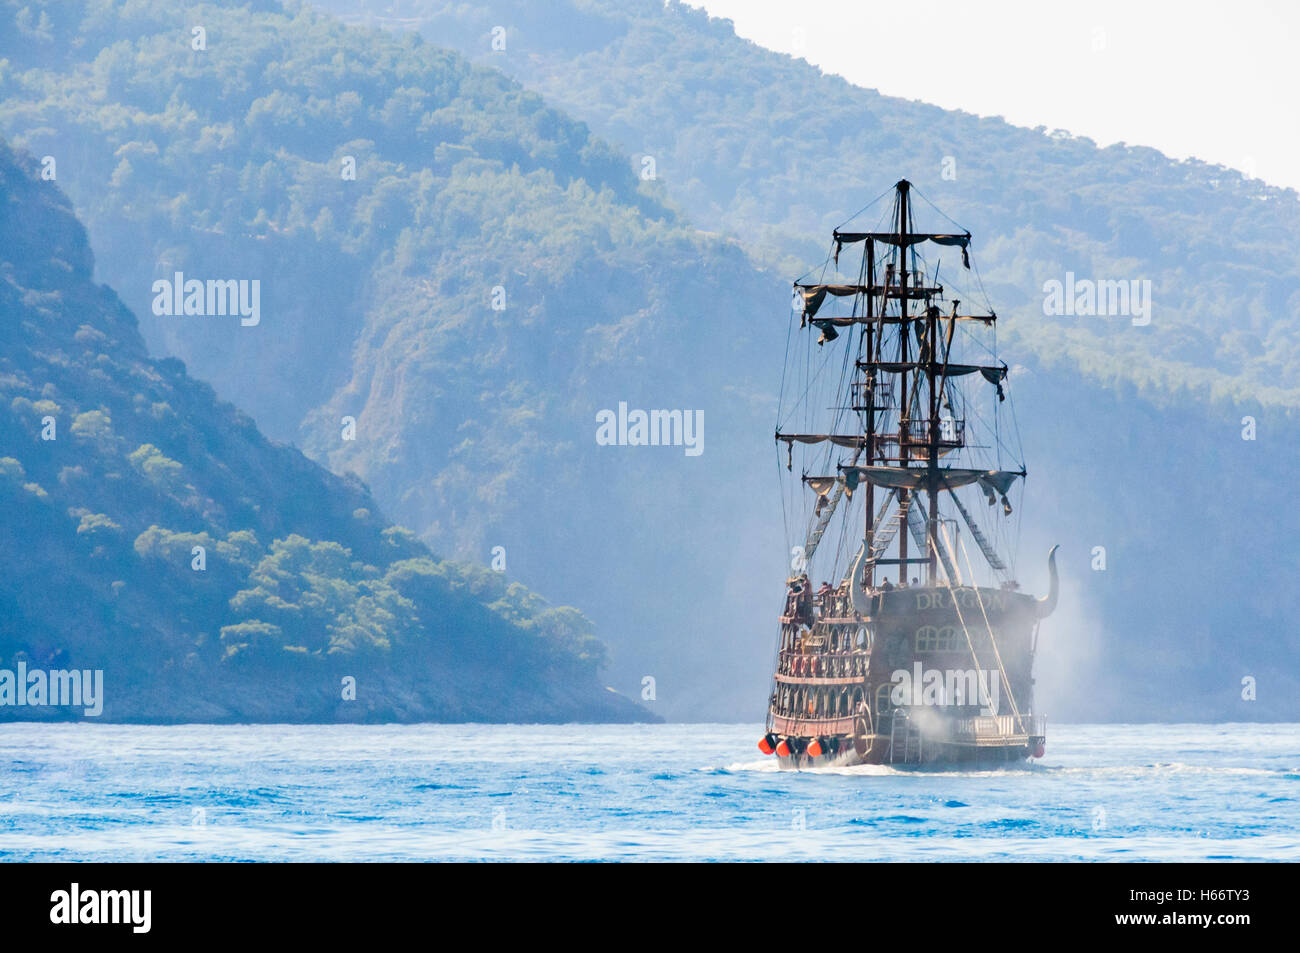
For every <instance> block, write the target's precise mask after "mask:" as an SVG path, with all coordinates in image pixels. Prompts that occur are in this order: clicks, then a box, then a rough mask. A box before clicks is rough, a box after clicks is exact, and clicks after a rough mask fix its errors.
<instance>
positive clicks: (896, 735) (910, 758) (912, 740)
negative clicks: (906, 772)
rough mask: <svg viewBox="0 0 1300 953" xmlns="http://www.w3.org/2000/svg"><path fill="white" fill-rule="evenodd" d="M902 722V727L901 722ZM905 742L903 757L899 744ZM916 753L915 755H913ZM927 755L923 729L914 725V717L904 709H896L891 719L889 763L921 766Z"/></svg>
mask: <svg viewBox="0 0 1300 953" xmlns="http://www.w3.org/2000/svg"><path fill="white" fill-rule="evenodd" d="M900 720H901V722H902V724H901V725H900V724H899V722H900ZM900 737H901V740H902V742H903V753H902V757H901V758H900V757H899V756H898V742H899V740H900ZM913 751H915V755H913ZM924 754H925V748H924V739H923V738H922V736H921V729H919V728H918V727H916V725H914V724H912V716H911V714H910V713H909V712H907V711H905V710H904V709H902V708H895V709H894V711H893V714H892V716H891V717H890V719H889V763H890V764H920V763H921V760H922V757H923V756H924Z"/></svg>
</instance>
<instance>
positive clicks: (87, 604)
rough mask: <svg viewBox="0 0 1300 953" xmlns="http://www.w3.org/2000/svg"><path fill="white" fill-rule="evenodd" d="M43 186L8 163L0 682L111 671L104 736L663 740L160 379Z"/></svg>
mask: <svg viewBox="0 0 1300 953" xmlns="http://www.w3.org/2000/svg"><path fill="white" fill-rule="evenodd" d="M39 176H40V167H39V166H38V164H37V163H36V161H35V160H33V159H32V158H31V157H22V156H18V155H15V154H14V153H13V152H12V151H11V150H10V148H9V147H8V146H5V145H3V144H0V335H3V348H2V349H0V498H2V499H3V508H4V532H3V534H0V560H3V565H4V567H5V572H4V578H3V581H2V582H0V666H2V667H4V668H5V669H7V670H9V671H13V670H14V669H15V666H16V665H17V663H19V662H25V663H26V665H27V666H28V668H29V670H31V669H69V668H72V669H83V670H85V669H88V670H95V669H99V670H102V671H103V673H104V674H103V695H102V698H101V701H102V704H103V711H102V714H101V715H100V716H99V717H102V718H105V719H112V720H133V721H135V720H144V721H182V720H202V721H233V720H238V721H268V720H270V721H317V720H327V721H335V720H338V721H367V720H371V721H373V720H400V721H411V720H430V719H444V720H494V721H499V720H517V721H534V720H545V721H556V720H566V719H588V720H609V719H615V720H629V719H637V718H643V717H648V716H647V714H646V713H644V712H639V711H638V710H637V709H636V706H634V705H633V704H632V703H631V702H629V701H628V700H627V699H625V698H623V697H621V696H618V695H615V694H612V693H610V692H608V691H607V690H605V689H603V688H602V687H601V686H600V684H599V682H598V681H597V680H596V670H597V668H598V667H599V666H600V664H601V663H602V661H603V653H604V648H603V646H602V645H601V644H600V643H599V642H598V641H597V640H596V639H594V638H593V637H592V636H591V634H590V624H589V623H588V622H587V621H586V620H585V619H584V618H583V617H582V616H581V615H580V614H579V613H578V612H577V611H576V610H573V609H569V608H553V607H551V606H548V605H547V604H546V603H545V602H543V601H542V600H541V599H540V598H539V597H537V596H536V595H534V594H533V593H530V592H528V591H527V590H525V589H524V588H523V587H522V586H519V585H517V584H514V585H509V586H507V584H506V583H505V581H504V580H503V579H502V578H501V576H500V575H499V574H497V573H494V572H491V571H490V570H487V569H484V568H479V567H474V566H467V565H461V564H456V563H448V562H442V561H439V560H437V559H434V558H433V557H432V556H431V555H430V553H429V552H428V550H427V549H426V548H425V547H424V546H423V545H422V544H421V543H419V542H418V541H417V540H416V539H415V538H414V537H413V536H412V535H411V533H409V532H408V531H406V530H403V529H400V528H398V527H395V526H392V525H391V524H390V523H388V522H387V521H386V520H385V519H384V518H383V517H382V516H381V515H380V513H379V510H378V508H377V506H376V504H375V502H374V501H373V500H372V499H371V497H370V495H369V493H368V492H367V491H366V489H365V487H364V486H362V485H361V484H360V483H359V482H358V481H356V480H355V479H354V478H346V479H345V478H340V477H336V476H334V475H332V474H330V473H328V472H327V471H325V470H323V469H321V468H320V467H319V466H317V465H316V464H314V463H312V462H311V461H309V460H307V459H306V458H305V457H303V456H302V455H301V454H300V453H299V452H297V451H296V450H292V449H290V448H287V447H284V446H279V445H275V444H272V443H270V442H269V441H267V440H266V438H264V437H263V436H262V435H261V434H260V433H259V432H258V431H257V428H256V426H254V424H253V422H252V420H251V419H250V418H249V417H248V416H247V415H246V414H244V413H242V412H240V411H238V410H236V409H235V408H234V407H232V406H230V405H229V404H226V403H223V402H220V401H218V400H217V399H216V398H215V396H214V394H213V393H212V389H211V388H210V387H208V386H207V385H206V384H202V383H198V382H196V381H194V380H192V379H191V378H190V377H189V376H188V375H187V374H186V371H185V367H184V365H183V364H182V363H181V362H180V361H178V360H176V359H175V358H165V359H162V360H151V359H150V358H149V357H148V356H147V354H146V352H145V348H144V344H143V341H142V340H141V338H140V335H139V333H138V331H137V328H136V322H135V318H134V317H133V316H132V315H131V313H130V312H129V311H128V310H127V309H126V308H125V307H124V306H123V304H122V303H121V301H120V300H119V299H118V298H117V296H116V295H115V294H114V293H113V292H112V291H111V290H110V289H108V288H107V287H104V286H98V285H95V284H94V283H93V282H92V280H91V271H92V257H91V252H90V249H89V247H88V245H87V243H86V236H85V232H84V230H83V229H82V227H81V225H80V223H79V222H78V221H77V220H76V218H75V216H74V214H73V212H72V210H71V208H70V206H69V204H68V202H67V200H66V199H65V198H64V197H63V195H62V194H61V193H60V192H59V191H58V189H57V188H56V187H55V186H54V185H53V184H52V183H49V182H45V181H41V179H40V177H39ZM345 677H350V678H351V679H353V680H354V685H348V686H345V685H344V678H345ZM353 689H354V690H353ZM347 695H351V696H353V697H346V696H347ZM81 714H82V713H81V711H80V710H72V709H68V708H19V707H12V700H10V701H9V703H8V705H7V706H6V707H3V708H0V717H3V718H6V719H11V718H46V717H50V718H67V717H74V718H80V717H81Z"/></svg>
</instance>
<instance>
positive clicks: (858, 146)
mask: <svg viewBox="0 0 1300 953" xmlns="http://www.w3.org/2000/svg"><path fill="white" fill-rule="evenodd" d="M314 5H316V6H319V7H322V8H325V9H330V10H333V11H335V12H337V13H340V14H344V15H346V16H348V17H349V18H350V19H351V20H353V21H360V22H368V23H373V24H376V25H380V24H383V25H387V26H390V27H397V26H400V27H401V28H403V29H410V28H415V27H418V28H419V30H420V31H421V33H422V34H423V35H425V36H426V37H427V38H429V39H431V40H432V41H433V42H437V43H439V44H440V45H448V46H453V47H455V48H457V49H459V50H461V51H462V52H464V53H465V54H466V55H467V56H469V57H471V58H472V59H474V60H475V61H476V62H480V63H483V64H486V65H491V66H495V67H497V68H499V69H501V70H503V71H504V72H506V73H508V74H510V75H512V76H514V77H516V78H517V79H519V80H520V81H521V82H523V83H525V84H526V85H527V86H529V87H530V88H532V89H536V90H538V91H539V92H541V93H542V94H543V95H545V96H546V97H547V99H548V101H550V102H553V103H555V104H557V105H558V106H561V107H563V108H564V109H566V110H568V111H569V112H570V113H572V114H573V115H575V116H578V117H580V118H582V119H583V120H585V121H586V122H588V123H590V124H591V126H592V128H593V129H595V130H596V132H597V133H598V134H600V135H601V136H603V137H605V138H606V139H608V140H610V141H611V142H613V143H615V144H616V145H617V146H619V147H620V148H621V149H623V150H624V151H626V152H629V153H631V154H632V155H633V156H634V157H636V156H639V155H641V154H646V155H650V156H652V157H654V159H655V160H656V169H657V174H658V176H659V178H660V179H661V181H662V182H663V183H664V184H665V185H666V187H667V188H668V190H669V192H670V193H671V195H672V196H673V198H674V199H675V200H676V201H677V202H679V203H680V204H681V207H682V208H683V209H684V210H685V211H686V213H687V214H688V215H689V216H690V218H691V220H692V221H694V222H695V223H696V224H697V225H698V226H699V227H701V228H706V229H710V230H718V231H725V232H727V233H729V234H734V235H736V236H738V237H739V238H740V239H741V240H742V241H743V242H744V243H745V244H746V246H747V247H748V248H750V249H753V250H756V251H760V252H763V253H764V254H765V255H766V256H768V257H771V258H773V259H775V260H783V259H784V260H786V261H787V262H788V260H789V259H788V258H787V257H786V256H789V255H793V256H794V258H795V260H796V262H797V264H794V263H791V264H790V268H792V269H793V270H791V271H790V273H791V274H797V273H799V271H802V269H803V268H804V267H806V266H807V265H808V264H811V263H813V262H816V261H819V260H820V258H821V256H822V255H823V254H824V253H825V251H826V245H827V240H828V236H829V234H830V230H831V229H832V228H833V227H834V226H835V225H837V224H839V223H840V222H842V221H843V220H844V219H846V218H847V217H849V216H850V215H851V214H852V213H853V212H854V211H855V210H856V209H857V208H858V207H859V206H860V205H861V204H863V203H865V202H866V201H867V200H868V199H870V198H871V197H872V196H873V195H875V194H876V193H878V192H880V191H881V190H882V189H884V188H885V187H886V186H888V185H890V184H892V182H893V181H894V179H896V178H899V177H902V176H906V177H907V178H909V179H911V180H912V181H913V182H914V183H915V184H916V185H917V186H918V187H919V188H920V189H921V190H922V191H923V193H924V194H925V195H926V196H927V197H928V198H930V199H931V200H933V201H934V202H935V203H936V204H937V205H939V206H940V207H941V208H943V209H944V211H945V212H947V213H948V214H949V215H950V216H951V217H952V218H953V219H955V220H956V221H957V222H960V223H961V224H963V225H965V226H967V227H969V228H971V229H972V230H973V231H976V232H977V234H976V245H975V249H976V252H977V255H978V258H979V262H980V266H981V268H982V269H983V276H984V279H985V281H986V283H987V286H988V289H989V292H990V295H991V296H992V297H993V299H994V301H995V302H996V304H997V307H998V309H999V313H1000V314H1002V315H1003V317H1004V322H1003V331H1004V333H1005V334H1006V335H1007V336H1006V337H1005V338H1004V340H1005V342H1006V344H1007V345H1008V346H1009V347H1014V348H1016V349H1018V350H1019V351H1021V352H1022V353H1026V354H1028V355H1031V356H1037V357H1041V358H1044V359H1057V358H1060V359H1063V360H1065V361H1066V362H1067V363H1068V364H1072V365H1074V366H1077V367H1079V368H1080V369H1081V370H1082V371H1083V372H1084V373H1085V374H1086V375H1087V376H1088V378H1089V379H1091V380H1094V381H1096V382H1098V383H1101V384H1102V385H1103V386H1110V385H1111V384H1113V383H1116V382H1119V381H1131V382H1133V383H1134V384H1136V385H1137V386H1138V387H1139V388H1140V390H1141V392H1142V394H1143V396H1145V397H1147V398H1148V399H1152V400H1155V401H1157V402H1159V401H1163V400H1165V399H1169V398H1170V397H1172V399H1173V400H1174V402H1178V401H1182V400H1186V399H1191V398H1195V399H1207V398H1209V399H1212V400H1215V401H1217V402H1220V403H1224V404H1230V403H1233V402H1243V401H1244V402H1248V403H1256V402H1257V403H1259V404H1262V405H1264V406H1270V407H1271V406H1276V407H1278V408H1282V409H1286V410H1287V411H1288V412H1289V411H1294V410H1295V409H1296V408H1297V407H1300V196H1298V195H1297V194H1296V192H1295V191H1294V190H1289V189H1279V188H1275V187H1271V186H1268V185H1266V184H1264V183H1262V182H1260V181H1258V180H1251V179H1247V178H1245V177H1244V176H1243V175H1241V174H1240V173H1238V172H1236V171H1233V170H1229V169H1225V168H1223V167H1219V166H1212V165H1209V164H1207V163H1204V162H1200V161H1198V160H1189V161H1181V162H1180V161H1176V160H1172V159H1169V158H1167V157H1165V156H1164V155H1162V154H1161V153H1159V152H1158V151H1156V150H1154V149H1150V148H1145V147H1127V146H1119V145H1117V146H1111V147H1108V148H1105V149H1099V148H1098V147H1097V146H1096V145H1095V144H1094V143H1093V142H1092V141H1091V140H1088V139H1086V138H1079V137H1071V136H1068V135H1064V134H1060V133H1049V132H1048V130H1046V129H1045V128H1039V129H1033V130H1031V129H1025V128H1022V127H1017V126H1013V125H1011V124H1009V123H1006V122H1004V121H1003V120H1001V119H994V118H981V117H977V116H973V115H971V114H968V113H962V112H959V111H950V110H944V109H940V108H938V107H935V106H931V105H928V104H925V103H922V102H918V101H911V100H905V99H900V98H897V97H892V96H882V95H880V94H879V93H877V92H876V91H874V90H870V89H863V88H861V87H857V86H854V85H852V84H850V83H848V82H846V81H845V80H843V79H842V78H840V77H837V76H831V75H826V74H823V73H821V72H820V70H818V69H817V68H816V67H814V66H811V65H809V64H808V63H806V62H804V61H802V60H794V59H792V58H790V57H788V56H784V55H781V54H778V53H773V52H770V51H768V50H765V49H762V48H761V47H758V46H757V45H756V44H754V43H752V42H749V41H747V40H743V39H740V38H738V37H737V36H736V35H735V33H734V31H733V29H732V26H731V22H730V21H728V20H719V19H710V18H709V17H708V16H707V14H706V13H705V12H704V11H702V10H699V9H695V8H692V7H689V6H686V5H685V4H682V3H679V2H676V0H674V2H670V3H666V4H665V3H660V2H658V0H561V2H560V3H549V2H541V0H495V2H489V3H486V4H475V5H473V6H469V5H465V4H459V3H450V2H447V0H404V2H401V3H400V5H399V6H397V7H395V6H394V5H392V4H390V3H387V2H385V0H319V2H317V3H315V4H314ZM395 10H400V15H396V14H395V13H394V11H395ZM556 23H564V24H566V27H567V28H566V30H565V31H564V35H563V37H562V38H561V37H559V36H557V31H556V29H555V28H554V26H553V25H554V24H556ZM498 29H500V30H503V31H504V37H505V43H506V48H505V49H504V50H498V49H496V48H495V47H494V46H493V41H494V39H495V38H496V34H495V33H494V32H493V31H494V30H498ZM934 68H949V69H953V70H958V69H959V68H960V64H947V65H944V64H934ZM945 160H950V161H951V163H952V165H951V168H950V170H949V172H950V174H951V175H953V176H954V177H953V178H946V177H945ZM867 224H868V225H869V224H870V223H867ZM976 224H978V228H976ZM1067 271H1073V272H1074V273H1076V274H1077V275H1078V277H1079V278H1095V279H1116V280H1118V279H1123V280H1150V281H1151V283H1152V298H1153V302H1154V307H1153V315H1152V323H1151V324H1150V325H1149V326H1143V327H1132V326H1129V324H1128V322H1127V321H1126V320H1125V319H1124V318H1122V317H1121V318H1119V319H1111V320H1104V319H1099V318H1068V317H1061V316H1057V317H1050V318H1049V317H1044V316H1043V313H1042V298H1043V295H1042V292H1041V288H1042V286H1043V284H1044V282H1045V281H1048V280H1052V279H1056V280H1063V279H1064V276H1065V273H1066V272H1067Z"/></svg>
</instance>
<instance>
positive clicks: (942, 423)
mask: <svg viewBox="0 0 1300 953" xmlns="http://www.w3.org/2000/svg"><path fill="white" fill-rule="evenodd" d="M931 433H934V434H935V436H936V443H937V445H938V446H940V447H949V448H953V449H955V448H957V447H964V446H965V445H966V421H965V419H964V418H959V417H945V418H943V419H941V420H939V421H938V426H937V428H935V430H931V428H930V420H929V418H924V417H923V418H919V419H908V420H903V421H901V422H900V429H899V437H900V439H903V440H906V441H907V442H908V443H911V444H928V443H929V442H930V435H931Z"/></svg>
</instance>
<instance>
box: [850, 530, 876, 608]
mask: <svg viewBox="0 0 1300 953" xmlns="http://www.w3.org/2000/svg"><path fill="white" fill-rule="evenodd" d="M866 578H867V544H866V543H863V544H862V549H861V550H859V552H858V561H857V562H856V563H854V564H853V575H852V577H851V579H850V582H849V593H850V594H851V595H852V596H853V611H854V612H856V613H857V614H858V615H871V597H870V596H869V595H867V593H866V590H865V589H864V588H863V586H864V583H865V582H866Z"/></svg>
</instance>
